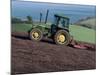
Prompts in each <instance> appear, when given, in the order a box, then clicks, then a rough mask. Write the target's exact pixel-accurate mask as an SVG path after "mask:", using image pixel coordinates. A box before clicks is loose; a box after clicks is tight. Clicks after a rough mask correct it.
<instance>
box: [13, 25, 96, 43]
mask: <svg viewBox="0 0 100 75" xmlns="http://www.w3.org/2000/svg"><path fill="white" fill-rule="evenodd" d="M31 26H32V25H31V24H14V25H12V31H16V32H27V31H28V30H29V29H30V28H31ZM70 34H71V35H72V36H73V37H74V39H75V40H79V41H84V42H89V43H95V34H96V33H95V30H93V29H88V28H85V27H82V26H77V25H71V26H70Z"/></svg>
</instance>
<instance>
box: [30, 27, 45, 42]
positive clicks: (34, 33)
mask: <svg viewBox="0 0 100 75" xmlns="http://www.w3.org/2000/svg"><path fill="white" fill-rule="evenodd" d="M29 36H30V39H31V40H33V41H40V40H41V39H42V37H43V34H42V31H41V30H40V29H32V30H31V31H30V34H29Z"/></svg>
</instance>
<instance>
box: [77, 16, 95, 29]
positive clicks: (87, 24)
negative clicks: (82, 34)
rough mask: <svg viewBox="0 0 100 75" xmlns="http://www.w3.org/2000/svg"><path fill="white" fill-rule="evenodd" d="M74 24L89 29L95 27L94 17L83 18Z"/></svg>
mask: <svg viewBox="0 0 100 75" xmlns="http://www.w3.org/2000/svg"><path fill="white" fill-rule="evenodd" d="M76 24H77V25H80V26H84V27H87V28H90V29H95V28H96V18H95V17H94V18H88V19H84V20H81V21H79V22H77V23H76Z"/></svg>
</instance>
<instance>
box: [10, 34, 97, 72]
mask: <svg viewBox="0 0 100 75" xmlns="http://www.w3.org/2000/svg"><path fill="white" fill-rule="evenodd" d="M26 36H27V34H25V33H13V34H12V39H11V40H12V43H11V44H12V47H11V48H12V49H11V51H12V55H11V57H12V59H11V63H12V64H11V71H12V74H25V73H26V74H27V73H42V72H57V71H73V70H89V69H95V68H96V50H95V48H94V49H92V50H91V49H87V50H85V49H76V48H72V47H70V46H60V45H56V44H54V43H53V42H52V41H51V40H49V39H44V40H42V41H40V42H35V41H31V40H30V39H29V38H28V37H26ZM93 46H94V45H93Z"/></svg>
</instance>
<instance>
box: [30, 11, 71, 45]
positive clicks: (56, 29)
mask: <svg viewBox="0 0 100 75" xmlns="http://www.w3.org/2000/svg"><path fill="white" fill-rule="evenodd" d="M48 12H49V10H47V14H46V18H45V22H44V23H43V22H41V17H42V14H40V22H39V23H36V24H35V23H34V22H33V25H32V29H31V30H30V31H29V37H30V39H31V40H33V41H40V40H42V38H43V37H48V38H51V39H53V41H54V42H55V43H56V44H59V45H68V44H69V42H70V34H69V18H68V17H66V16H63V15H59V14H54V18H55V22H54V23H53V24H48V23H47V18H48Z"/></svg>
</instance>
